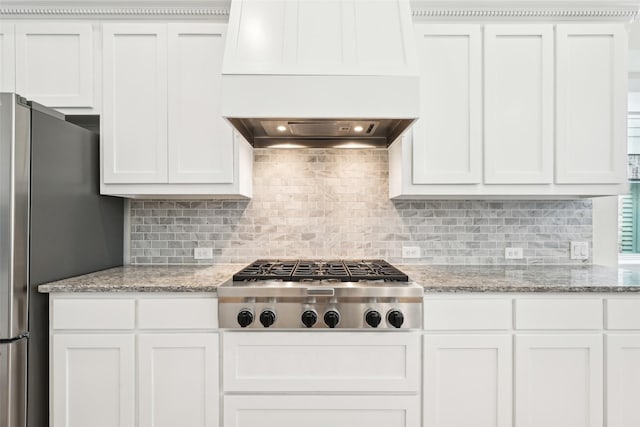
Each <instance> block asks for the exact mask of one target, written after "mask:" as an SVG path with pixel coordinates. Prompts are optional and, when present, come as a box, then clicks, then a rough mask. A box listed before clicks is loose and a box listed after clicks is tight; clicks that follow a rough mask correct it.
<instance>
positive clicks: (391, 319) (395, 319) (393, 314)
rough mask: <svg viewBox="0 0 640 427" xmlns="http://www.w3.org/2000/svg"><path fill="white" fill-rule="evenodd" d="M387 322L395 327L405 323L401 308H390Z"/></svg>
mask: <svg viewBox="0 0 640 427" xmlns="http://www.w3.org/2000/svg"><path fill="white" fill-rule="evenodd" d="M387 323H388V324H390V325H391V326H393V327H394V328H399V327H400V326H402V324H403V323H404V315H403V314H402V312H401V311H399V310H390V311H389V312H388V313H387Z"/></svg>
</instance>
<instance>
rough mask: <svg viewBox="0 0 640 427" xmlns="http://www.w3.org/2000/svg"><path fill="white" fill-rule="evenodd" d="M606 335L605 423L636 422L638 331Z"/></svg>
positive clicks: (639, 419) (639, 421)
mask: <svg viewBox="0 0 640 427" xmlns="http://www.w3.org/2000/svg"><path fill="white" fill-rule="evenodd" d="M637 332H639V333H636V334H625V335H618V334H615V335H613V334H611V335H608V336H607V426H608V427H630V426H637V425H640V405H638V396H640V330H639V331H637Z"/></svg>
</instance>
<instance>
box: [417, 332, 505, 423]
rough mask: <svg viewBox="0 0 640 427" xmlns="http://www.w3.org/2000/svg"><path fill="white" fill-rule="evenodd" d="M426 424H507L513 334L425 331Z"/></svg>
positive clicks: (424, 395)
mask: <svg viewBox="0 0 640 427" xmlns="http://www.w3.org/2000/svg"><path fill="white" fill-rule="evenodd" d="M423 354H424V356H423V357H424V362H423V363H424V364H423V366H424V386H423V387H424V390H423V401H424V408H425V411H424V426H425V427H447V426H471V425H473V426H474V427H506V426H510V425H511V417H512V407H511V399H512V397H511V396H512V390H511V388H512V386H511V384H512V360H511V357H512V350H511V336H510V335H508V334H502V335H484V334H477V335H473V334H460V335H431V334H428V335H425V336H424V352H423Z"/></svg>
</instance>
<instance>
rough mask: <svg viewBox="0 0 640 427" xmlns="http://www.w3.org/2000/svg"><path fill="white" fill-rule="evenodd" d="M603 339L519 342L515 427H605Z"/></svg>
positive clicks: (545, 337) (521, 339)
mask: <svg viewBox="0 0 640 427" xmlns="http://www.w3.org/2000/svg"><path fill="white" fill-rule="evenodd" d="M602 353H603V349H602V336H601V335H521V336H517V337H516V351H515V367H516V368H515V377H516V378H515V396H516V399H515V401H516V405H515V411H516V416H515V420H516V427H541V426H545V427H598V426H602V422H603V412H602V411H603V408H602V407H603V403H602V402H603V384H602V382H603V380H602V378H603V354H602Z"/></svg>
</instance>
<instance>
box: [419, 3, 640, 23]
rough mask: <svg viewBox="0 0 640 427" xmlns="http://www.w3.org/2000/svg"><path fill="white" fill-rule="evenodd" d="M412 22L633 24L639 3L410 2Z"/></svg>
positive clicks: (639, 6) (639, 9)
mask: <svg viewBox="0 0 640 427" xmlns="http://www.w3.org/2000/svg"><path fill="white" fill-rule="evenodd" d="M411 6H412V14H413V16H414V18H427V19H428V18H433V19H442V18H445V19H447V18H451V19H458V18H463V19H561V20H599V19H603V20H617V21H632V20H635V18H636V17H637V16H638V12H639V11H640V1H606V0H601V1H576V0H559V1H531V0H529V1H527V0H503V1H489V2H485V1H478V0H475V1H474V0H467V1H459V0H458V1H456V0H453V1H442V0H439V1H429V0H414V1H412V2H411Z"/></svg>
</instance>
